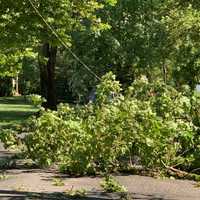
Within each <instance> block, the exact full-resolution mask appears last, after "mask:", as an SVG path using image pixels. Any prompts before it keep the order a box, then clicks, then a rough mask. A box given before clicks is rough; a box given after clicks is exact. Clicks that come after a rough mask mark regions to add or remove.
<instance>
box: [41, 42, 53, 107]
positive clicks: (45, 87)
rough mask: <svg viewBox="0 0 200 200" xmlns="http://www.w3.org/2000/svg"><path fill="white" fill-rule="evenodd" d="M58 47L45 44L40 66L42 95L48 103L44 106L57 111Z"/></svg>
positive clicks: (42, 48)
mask: <svg viewBox="0 0 200 200" xmlns="http://www.w3.org/2000/svg"><path fill="white" fill-rule="evenodd" d="M56 55H57V47H53V46H51V45H50V44H49V43H44V44H43V45H42V47H41V52H40V57H41V58H39V65H40V87H41V95H42V96H43V97H45V99H46V100H47V102H46V103H45V104H44V105H43V106H44V107H45V108H49V109H51V110H56V105H57V98H56V86H55V65H56Z"/></svg>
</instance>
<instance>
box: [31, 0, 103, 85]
mask: <svg viewBox="0 0 200 200" xmlns="http://www.w3.org/2000/svg"><path fill="white" fill-rule="evenodd" d="M28 2H29V3H30V5H31V6H32V8H33V9H34V10H35V12H36V14H37V15H38V16H39V17H40V18H41V19H42V21H43V22H44V23H45V25H46V26H47V27H48V28H49V30H50V31H51V32H52V33H53V34H54V35H55V36H56V38H57V39H58V40H59V42H60V43H61V44H62V45H63V46H64V47H65V48H66V49H67V50H68V51H69V52H70V53H71V55H72V56H73V57H74V58H75V59H76V60H77V61H78V62H79V63H80V64H82V65H83V67H84V68H85V69H87V71H89V72H90V73H91V74H92V75H93V76H95V78H96V79H97V80H99V81H100V80H101V78H100V77H99V76H98V75H97V74H96V73H95V72H93V71H92V70H91V69H90V67H88V66H87V65H86V64H85V63H84V62H83V61H82V60H81V59H80V58H79V57H78V56H77V55H76V54H75V53H74V52H73V51H72V50H71V49H70V48H69V47H68V45H67V44H66V43H65V41H64V40H63V39H62V38H61V37H60V36H59V34H58V33H57V32H56V30H54V28H53V27H52V26H51V25H50V24H49V23H48V22H47V21H46V19H45V18H44V17H43V16H42V14H41V13H40V11H39V10H38V9H37V8H36V6H35V5H34V3H33V2H32V0H28Z"/></svg>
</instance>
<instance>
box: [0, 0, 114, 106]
mask: <svg viewBox="0 0 200 200" xmlns="http://www.w3.org/2000/svg"><path fill="white" fill-rule="evenodd" d="M115 3H116V0H104V1H101V3H100V2H99V1H98V0H78V1H77V0H55V1H53V2H52V1H51V0H45V1H44V0H34V1H33V0H26V1H25V0H17V1H15V2H13V1H12V0H2V1H1V2H0V27H1V29H2V32H1V34H0V42H1V44H2V48H13V47H18V48H19V47H20V48H22V49H23V48H27V47H33V46H38V47H39V46H40V50H39V61H40V69H41V76H40V78H41V89H42V95H44V96H45V97H46V98H47V107H48V108H51V109H56V91H55V78H54V76H55V64H56V55H57V48H58V47H59V46H60V45H61V44H60V40H59V39H58V38H57V37H56V36H55V34H53V33H52V30H51V29H49V27H48V26H47V23H48V24H49V25H50V26H51V27H52V28H53V29H54V30H55V31H56V33H57V35H59V37H60V38H61V40H62V41H64V43H66V44H68V45H69V44H70V36H71V33H72V31H75V30H77V31H93V32H96V31H99V30H103V29H107V28H108V25H107V24H103V23H101V20H100V19H99V18H98V17H97V16H96V11H97V10H99V9H102V8H103V6H104V4H108V5H111V6H112V5H114V4H115Z"/></svg>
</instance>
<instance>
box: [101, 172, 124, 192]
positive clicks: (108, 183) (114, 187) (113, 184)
mask: <svg viewBox="0 0 200 200" xmlns="http://www.w3.org/2000/svg"><path fill="white" fill-rule="evenodd" d="M101 187H102V188H103V189H104V190H105V191H106V192H127V189H126V188H125V187H124V186H123V185H121V184H120V183H119V182H118V181H117V180H116V179H115V178H114V177H113V176H110V175H109V176H106V177H105V178H104V180H103V181H102V182H101Z"/></svg>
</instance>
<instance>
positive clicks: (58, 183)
mask: <svg viewBox="0 0 200 200" xmlns="http://www.w3.org/2000/svg"><path fill="white" fill-rule="evenodd" d="M52 185H54V186H64V185H65V183H64V182H63V181H62V180H61V179H60V178H54V179H53V183H52Z"/></svg>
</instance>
